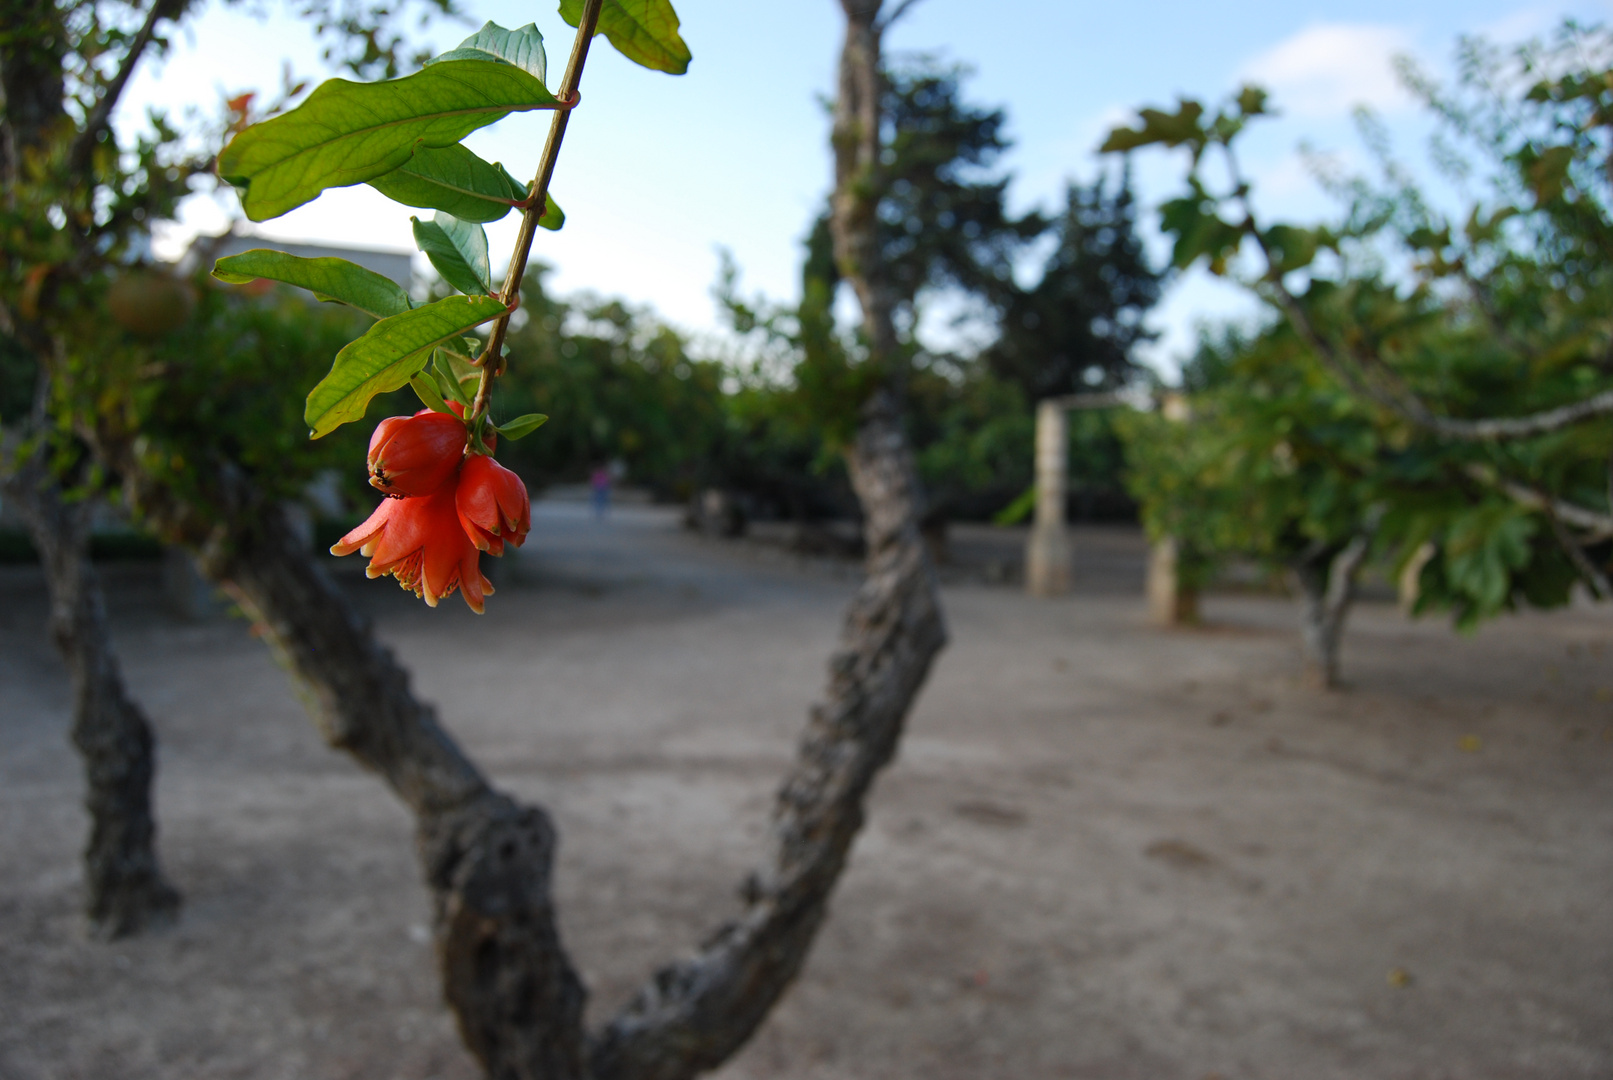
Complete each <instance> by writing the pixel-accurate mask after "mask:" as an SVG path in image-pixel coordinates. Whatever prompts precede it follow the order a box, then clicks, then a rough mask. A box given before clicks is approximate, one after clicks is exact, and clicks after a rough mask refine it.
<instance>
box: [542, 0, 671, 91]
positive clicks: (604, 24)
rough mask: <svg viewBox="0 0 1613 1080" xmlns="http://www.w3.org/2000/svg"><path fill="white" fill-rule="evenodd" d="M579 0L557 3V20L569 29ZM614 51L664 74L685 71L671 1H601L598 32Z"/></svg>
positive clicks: (574, 21) (577, 16)
mask: <svg viewBox="0 0 1613 1080" xmlns="http://www.w3.org/2000/svg"><path fill="white" fill-rule="evenodd" d="M582 5H583V0H560V17H561V18H562V19H564V20H566V22H567V23H569V24H570V25H572V26H576V25H577V24H578V23H579V22H580V21H582ZM595 33H599V34H604V35H605V38H606V40H608V41H609V42H610V43H611V44H612V45H614V46H616V51H617V52H619V53H621V54H622V55H623V56H625V57H627V58H628V59H629V60H631V61H633V63H635V64H639V65H642V66H643V67H647V68H650V69H652V70H655V71H664V72H666V73H667V74H668V75H682V74H683V73H684V72H686V71H688V70H689V46H687V45H685V44H684V43H683V38H681V37H679V36H678V13H677V12H676V11H673V10H672V3H671V0H605V2H604V5H603V6H602V7H601V8H600V9H599V29H598V30H596V31H595Z"/></svg>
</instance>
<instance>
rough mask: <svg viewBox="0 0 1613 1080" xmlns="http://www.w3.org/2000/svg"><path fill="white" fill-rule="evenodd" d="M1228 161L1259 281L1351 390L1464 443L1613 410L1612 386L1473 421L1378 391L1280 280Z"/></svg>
mask: <svg viewBox="0 0 1613 1080" xmlns="http://www.w3.org/2000/svg"><path fill="white" fill-rule="evenodd" d="M1224 150H1225V152H1226V156H1227V160H1228V162H1229V163H1230V166H1229V167H1230V168H1231V170H1232V174H1233V180H1234V184H1235V187H1236V191H1237V198H1238V200H1239V202H1240V203H1241V205H1242V207H1243V212H1244V220H1243V229H1244V231H1245V232H1246V233H1248V235H1250V236H1251V237H1253V238H1254V241H1255V244H1256V246H1257V247H1258V248H1259V249H1260V253H1261V257H1262V258H1264V259H1265V262H1266V272H1265V274H1264V275H1263V280H1264V281H1265V282H1266V284H1267V285H1268V286H1269V287H1270V288H1271V290H1272V292H1273V293H1274V294H1275V296H1276V299H1277V306H1278V307H1279V308H1281V309H1282V311H1283V314H1284V315H1285V316H1286V317H1287V318H1288V321H1289V323H1290V325H1292V326H1293V327H1294V329H1295V330H1296V331H1297V332H1298V333H1299V335H1300V336H1301V337H1302V338H1304V339H1305V341H1306V342H1307V343H1308V344H1309V345H1310V346H1311V348H1312V349H1314V350H1315V351H1316V353H1317V355H1318V357H1319V358H1320V359H1321V361H1322V362H1323V364H1325V365H1326V366H1327V368H1328V369H1329V370H1330V371H1332V372H1333V373H1334V375H1336V376H1337V377H1338V378H1339V379H1340V380H1341V381H1342V382H1343V383H1344V384H1345V385H1346V386H1347V387H1348V388H1349V389H1350V390H1352V391H1353V392H1354V393H1356V394H1357V395H1358V396H1360V397H1364V398H1366V399H1368V400H1369V401H1372V402H1374V403H1376V404H1378V405H1381V406H1383V407H1384V408H1386V409H1388V410H1389V411H1390V412H1392V413H1394V414H1395V415H1397V416H1399V417H1400V418H1401V419H1403V420H1408V421H1410V422H1411V423H1413V424H1415V425H1417V426H1418V427H1421V428H1423V429H1424V430H1427V431H1430V432H1433V433H1434V434H1436V435H1440V436H1442V437H1444V438H1447V439H1456V440H1460V441H1464V442H1495V441H1500V440H1504V439H1522V438H1529V437H1531V436H1534V435H1545V434H1548V433H1550V432H1553V431H1560V430H1561V429H1563V428H1565V427H1570V426H1572V425H1574V424H1577V423H1579V422H1580V421H1582V420H1588V419H1590V418H1591V417H1594V416H1605V415H1608V414H1610V413H1613V390H1604V391H1603V392H1602V393H1600V394H1595V395H1593V396H1591V397H1589V398H1586V399H1584V400H1582V401H1576V402H1572V403H1570V404H1568V405H1561V406H1558V407H1556V408H1552V409H1545V410H1542V411H1540V412H1536V413H1530V414H1529V415H1527V416H1511V417H1485V418H1481V419H1476V420H1468V419H1460V418H1457V417H1450V416H1440V415H1438V414H1436V413H1435V412H1433V411H1432V410H1431V409H1429V408H1428V406H1427V405H1426V404H1424V403H1423V401H1422V399H1421V398H1419V397H1417V396H1416V395H1415V394H1413V393H1411V392H1410V391H1408V390H1405V389H1403V388H1402V389H1399V390H1397V391H1394V392H1389V391H1384V390H1380V389H1378V388H1377V387H1374V386H1372V385H1371V384H1370V383H1369V382H1368V381H1367V380H1366V379H1365V378H1364V377H1363V376H1362V373H1361V372H1360V371H1359V370H1358V369H1357V363H1356V361H1355V360H1354V358H1352V357H1348V356H1346V355H1345V354H1344V353H1343V352H1342V351H1341V350H1339V349H1338V348H1337V347H1336V346H1335V345H1334V344H1333V343H1332V342H1331V341H1329V340H1328V339H1327V338H1326V337H1325V336H1324V335H1323V334H1322V333H1321V332H1320V331H1319V330H1317V328H1316V324H1315V323H1313V322H1312V321H1311V318H1310V314H1309V313H1308V312H1306V310H1305V307H1304V305H1303V304H1301V303H1300V302H1299V298H1298V297H1296V296H1295V295H1294V294H1293V292H1292V290H1290V289H1289V288H1288V285H1287V283H1286V282H1285V281H1284V280H1283V275H1282V274H1281V273H1280V272H1279V271H1278V269H1277V260H1275V259H1274V258H1273V257H1272V252H1271V248H1270V246H1269V245H1268V244H1267V243H1266V239H1265V236H1264V235H1263V234H1262V233H1261V232H1260V230H1259V229H1258V228H1257V227H1256V225H1255V219H1254V210H1253V207H1252V206H1251V205H1250V202H1249V185H1248V184H1247V183H1246V182H1245V181H1244V180H1243V178H1242V174H1241V173H1240V172H1239V171H1238V167H1237V159H1236V158H1235V157H1234V155H1233V153H1232V149H1231V147H1224ZM1374 363H1375V364H1377V365H1378V366H1380V367H1381V366H1382V361H1381V360H1377V359H1376V358H1374Z"/></svg>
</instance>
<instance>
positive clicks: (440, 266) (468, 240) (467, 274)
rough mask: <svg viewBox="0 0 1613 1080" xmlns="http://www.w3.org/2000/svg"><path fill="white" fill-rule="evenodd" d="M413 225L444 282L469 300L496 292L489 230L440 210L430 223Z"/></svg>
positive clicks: (418, 239)
mask: <svg viewBox="0 0 1613 1080" xmlns="http://www.w3.org/2000/svg"><path fill="white" fill-rule="evenodd" d="M409 220H410V221H412V222H414V242H415V243H416V244H418V245H419V246H420V250H421V251H423V252H425V253H426V258H428V259H430V260H431V265H432V266H435V267H436V268H437V273H439V274H441V275H442V279H443V280H444V281H446V282H447V283H448V284H450V285H452V286H453V287H454V288H456V289H458V290H459V291H460V292H462V293H464V294H466V295H467V296H475V295H482V296H485V295H487V294H488V293H491V292H492V291H493V281H492V271H491V269H490V268H489V266H488V259H487V230H485V229H483V228H482V227H481V226H480V225H478V224H476V223H475V222H473V221H460V220H459V219H458V218H456V217H454V216H453V215H452V214H445V213H443V212H442V211H441V210H439V211H437V214H436V216H435V217H434V218H433V219H432V220H430V221H421V220H420V219H419V218H416V217H412V218H410V219H409Z"/></svg>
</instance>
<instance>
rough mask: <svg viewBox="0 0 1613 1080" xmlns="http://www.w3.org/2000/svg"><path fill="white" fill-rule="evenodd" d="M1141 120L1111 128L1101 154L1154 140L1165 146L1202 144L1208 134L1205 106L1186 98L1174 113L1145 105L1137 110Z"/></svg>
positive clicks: (1144, 144) (1149, 143) (1130, 147)
mask: <svg viewBox="0 0 1613 1080" xmlns="http://www.w3.org/2000/svg"><path fill="white" fill-rule="evenodd" d="M1137 117H1138V119H1140V120H1141V121H1142V125H1141V127H1137V128H1123V127H1117V128H1114V129H1112V130H1111V131H1110V132H1109V137H1108V138H1107V139H1105V140H1104V143H1103V145H1102V146H1100V147H1099V148H1098V152H1099V153H1100V154H1113V153H1118V152H1123V151H1126V150H1135V149H1137V148H1138V147H1140V146H1151V145H1153V144H1154V143H1163V144H1164V145H1165V146H1180V145H1182V144H1183V143H1190V144H1192V145H1193V146H1194V147H1195V148H1200V147H1202V146H1203V144H1204V141H1205V138H1206V134H1205V131H1204V127H1203V124H1202V121H1203V119H1204V106H1203V105H1200V104H1199V103H1198V102H1196V101H1190V100H1188V99H1187V98H1183V99H1181V100H1180V101H1178V102H1177V104H1176V111H1175V112H1173V113H1168V112H1162V111H1161V110H1159V109H1142V110H1139V112H1138V113H1137Z"/></svg>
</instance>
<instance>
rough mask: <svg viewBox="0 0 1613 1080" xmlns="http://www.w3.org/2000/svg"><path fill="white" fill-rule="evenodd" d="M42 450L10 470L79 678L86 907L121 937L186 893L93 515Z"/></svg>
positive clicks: (12, 491) (163, 915)
mask: <svg viewBox="0 0 1613 1080" xmlns="http://www.w3.org/2000/svg"><path fill="white" fill-rule="evenodd" d="M42 457H43V456H42V455H41V454H35V455H32V456H31V457H30V458H29V459H28V460H27V461H26V462H25V463H24V465H23V467H22V468H20V469H18V470H17V471H15V472H13V473H11V474H10V475H8V476H6V477H5V479H4V481H3V484H0V489H3V491H4V494H5V498H6V500H7V502H9V503H11V505H13V506H15V507H17V508H18V509H19V510H20V511H21V513H22V516H23V518H24V520H25V521H26V522H27V524H28V532H29V535H30V536H31V537H32V539H33V542H34V547H36V548H37V549H38V551H39V561H40V564H41V565H42V566H43V567H44V570H45V580H46V583H47V584H48V586H49V590H50V634H51V638H52V640H54V641H55V643H56V648H57V649H58V650H59V651H60V652H61V654H62V659H63V660H64V661H66V663H67V668H68V671H69V672H70V674H71V676H72V683H73V730H72V738H73V745H74V746H75V747H76V748H77V749H78V752H79V756H80V757H81V758H83V761H84V780H85V793H84V806H85V809H87V810H88V811H89V815H90V837H89V842H88V844H87V845H86V846H85V848H84V885H85V893H86V895H85V912H86V914H87V915H88V916H89V921H90V927H91V930H92V931H93V932H94V933H95V934H97V935H98V936H101V937H106V938H118V937H123V936H125V935H128V934H133V933H138V932H139V931H140V930H143V929H145V928H147V927H150V926H154V925H161V924H163V923H166V922H169V921H171V920H172V919H173V917H174V914H175V913H176V912H177V911H178V909H179V893H178V892H177V891H176V890H175V889H174V888H173V887H172V886H171V885H169V884H168V882H167V881H166V880H165V879H164V878H163V876H162V870H161V867H160V866H159V865H158V862H157V842H156V841H157V826H156V823H155V820H154V819H153V817H152V813H151V781H152V775H153V773H154V771H155V768H156V755H155V746H154V742H153V739H152V735H151V725H150V723H149V722H148V721H147V720H146V717H145V714H144V713H143V712H142V711H141V710H140V706H139V705H137V704H135V702H134V700H133V699H132V698H130V696H129V694H128V692H127V691H126V690H125V688H124V685H123V676H122V673H121V672H120V671H119V669H118V661H117V656H116V655H115V654H114V653H113V651H112V641H111V635H110V633H109V632H108V630H107V623H106V605H105V603H104V601H103V600H102V597H101V588H100V584H99V582H98V581H97V579H96V575H95V570H94V568H93V567H92V566H91V565H90V559H89V513H88V508H87V506H86V505H85V504H84V503H70V502H67V501H66V500H64V499H63V498H62V493H61V489H60V488H59V487H58V486H57V484H56V481H55V479H54V477H52V476H51V474H50V472H49V470H48V469H47V468H46V467H45V465H44V462H43V460H42Z"/></svg>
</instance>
